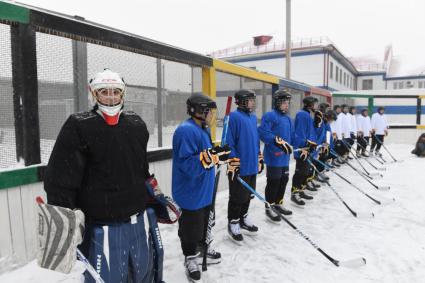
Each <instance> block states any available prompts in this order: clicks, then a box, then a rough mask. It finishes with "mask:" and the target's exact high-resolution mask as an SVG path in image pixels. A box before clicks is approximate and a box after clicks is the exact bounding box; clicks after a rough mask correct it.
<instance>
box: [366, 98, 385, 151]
mask: <svg viewBox="0 0 425 283" xmlns="http://www.w3.org/2000/svg"><path fill="white" fill-rule="evenodd" d="M384 113H385V108H384V107H382V106H380V107H378V112H377V113H375V114H373V115H372V122H371V123H372V145H371V146H370V153H371V154H373V151H374V150H375V155H377V156H382V154H381V153H380V152H379V150H380V149H381V145H382V144H383V143H384V137H385V136H387V135H388V122H387V118H386V117H385V115H384ZM375 147H376V149H375Z"/></svg>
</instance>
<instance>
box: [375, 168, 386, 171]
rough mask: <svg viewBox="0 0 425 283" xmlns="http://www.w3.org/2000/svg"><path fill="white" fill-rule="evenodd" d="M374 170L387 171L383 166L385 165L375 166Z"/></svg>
mask: <svg viewBox="0 0 425 283" xmlns="http://www.w3.org/2000/svg"><path fill="white" fill-rule="evenodd" d="M376 170H378V171H387V168H385V167H381V168H379V167H377V168H376Z"/></svg>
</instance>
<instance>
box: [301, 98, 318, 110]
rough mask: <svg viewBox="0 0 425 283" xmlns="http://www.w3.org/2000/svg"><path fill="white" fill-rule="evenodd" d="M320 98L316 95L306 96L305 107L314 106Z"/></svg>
mask: <svg viewBox="0 0 425 283" xmlns="http://www.w3.org/2000/svg"><path fill="white" fill-rule="evenodd" d="M318 102H319V100H318V99H317V98H316V97H314V96H306V97H304V99H303V104H304V107H309V108H312V107H313V106H314V104H315V103H318Z"/></svg>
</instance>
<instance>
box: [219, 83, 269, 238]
mask: <svg viewBox="0 0 425 283" xmlns="http://www.w3.org/2000/svg"><path fill="white" fill-rule="evenodd" d="M235 103H236V104H237V106H238V108H237V109H236V110H235V111H233V112H231V113H230V115H229V128H228V132H227V142H228V144H229V146H230V148H231V153H230V157H231V158H232V159H231V160H230V162H229V164H228V167H227V174H228V179H229V203H228V212H227V218H228V221H229V223H228V233H229V236H230V237H231V239H232V240H234V241H236V242H241V241H243V236H242V233H241V229H242V230H244V231H245V232H247V233H249V234H255V233H256V232H257V231H258V227H257V226H255V225H254V224H253V223H252V222H251V221H250V219H249V217H248V209H249V204H250V200H251V194H250V192H249V191H247V190H246V189H245V188H244V187H243V186H242V184H241V183H239V181H238V179H237V177H238V176H240V177H241V178H242V179H243V180H244V181H245V182H247V183H248V184H249V185H250V186H251V187H252V188H254V189H255V185H256V178H257V174H259V173H261V172H262V170H263V168H264V161H263V156H262V154H261V152H260V139H259V138H258V131H257V116H256V115H255V112H254V111H255V93H254V92H253V91H250V90H245V89H242V90H239V91H238V92H236V93H235Z"/></svg>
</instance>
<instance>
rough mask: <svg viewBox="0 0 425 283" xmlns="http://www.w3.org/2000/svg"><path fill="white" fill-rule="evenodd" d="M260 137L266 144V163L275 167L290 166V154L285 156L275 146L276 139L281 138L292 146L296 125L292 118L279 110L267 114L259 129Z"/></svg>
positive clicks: (264, 152)
mask: <svg viewBox="0 0 425 283" xmlns="http://www.w3.org/2000/svg"><path fill="white" fill-rule="evenodd" d="M258 135H259V136H260V139H261V140H262V141H263V142H264V150H263V154H264V162H265V163H266V164H267V165H268V166H273V167H284V166H289V157H290V154H285V153H284V152H283V151H282V150H281V149H280V148H279V147H277V146H276V145H275V137H276V136H279V137H281V138H282V139H284V140H285V141H286V142H287V143H289V144H290V145H292V143H293V140H294V125H293V123H292V120H291V118H290V117H289V116H288V115H286V114H283V113H282V112H280V111H277V110H273V111H270V112H267V113H265V114H264V115H263V117H262V119H261V125H260V127H258Z"/></svg>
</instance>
